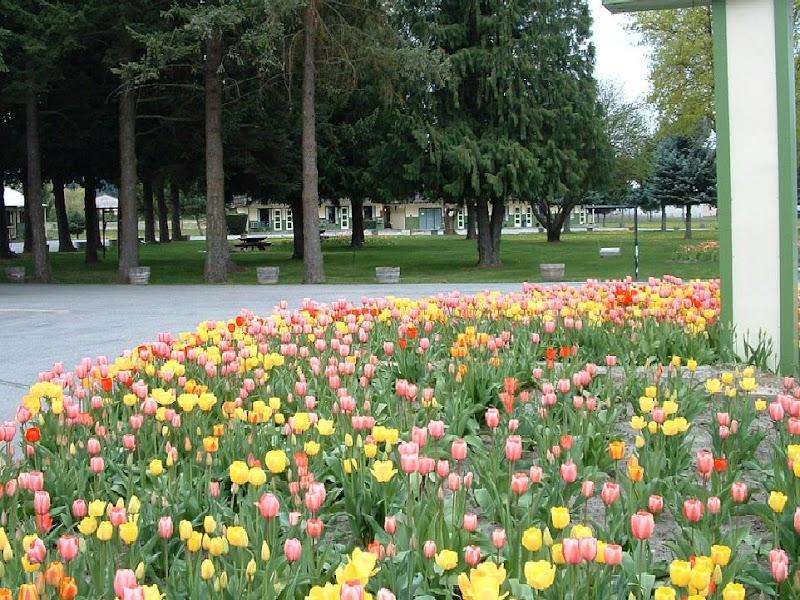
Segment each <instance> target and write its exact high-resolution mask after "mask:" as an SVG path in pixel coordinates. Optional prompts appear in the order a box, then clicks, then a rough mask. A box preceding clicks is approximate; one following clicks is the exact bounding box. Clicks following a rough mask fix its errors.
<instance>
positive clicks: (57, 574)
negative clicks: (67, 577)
mask: <svg viewBox="0 0 800 600" xmlns="http://www.w3.org/2000/svg"><path fill="white" fill-rule="evenodd" d="M63 579H64V565H63V563H60V562H58V561H54V562H51V563H50V564H49V565H48V566H47V569H45V571H44V580H45V581H46V582H47V585H52V586H58V585H61V581H62V580H63Z"/></svg>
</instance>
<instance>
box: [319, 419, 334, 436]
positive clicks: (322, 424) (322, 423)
mask: <svg viewBox="0 0 800 600" xmlns="http://www.w3.org/2000/svg"><path fill="white" fill-rule="evenodd" d="M316 428H317V433H319V434H320V435H325V436H328V435H333V432H334V431H335V429H334V427H333V421H332V420H331V419H319V420H318V421H317V424H316Z"/></svg>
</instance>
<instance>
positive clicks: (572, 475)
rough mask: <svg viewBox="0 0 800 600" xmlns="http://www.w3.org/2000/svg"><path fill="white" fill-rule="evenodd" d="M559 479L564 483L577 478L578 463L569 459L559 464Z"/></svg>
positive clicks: (571, 481)
mask: <svg viewBox="0 0 800 600" xmlns="http://www.w3.org/2000/svg"><path fill="white" fill-rule="evenodd" d="M560 470H561V479H563V480H564V481H565V482H566V483H573V482H574V481H576V480H577V479H578V465H576V464H575V463H574V462H572V461H571V460H568V461H567V462H565V463H563V464H562V465H561V469H560Z"/></svg>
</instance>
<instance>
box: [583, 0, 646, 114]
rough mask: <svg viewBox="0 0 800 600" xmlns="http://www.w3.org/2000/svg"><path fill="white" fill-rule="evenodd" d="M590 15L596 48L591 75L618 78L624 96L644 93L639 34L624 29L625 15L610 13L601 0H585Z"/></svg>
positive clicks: (638, 96) (643, 61) (643, 54)
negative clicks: (594, 62) (587, 1)
mask: <svg viewBox="0 0 800 600" xmlns="http://www.w3.org/2000/svg"><path fill="white" fill-rule="evenodd" d="M589 7H590V9H591V11H592V16H593V17H594V36H593V38H594V44H595V48H596V51H597V62H596V65H595V76H596V77H597V79H598V80H604V79H609V80H612V81H616V82H618V84H619V85H620V86H621V87H622V89H623V90H624V92H625V96H626V97H627V99H628V100H635V99H644V97H645V96H646V95H647V92H648V87H649V81H648V79H647V72H648V70H647V49H646V48H645V47H644V46H640V45H638V42H639V36H638V35H636V34H635V33H633V32H631V31H627V30H626V29H625V24H626V22H627V20H628V17H627V16H626V15H615V14H611V13H610V12H609V11H608V10H606V9H605V8H603V2H602V0H589Z"/></svg>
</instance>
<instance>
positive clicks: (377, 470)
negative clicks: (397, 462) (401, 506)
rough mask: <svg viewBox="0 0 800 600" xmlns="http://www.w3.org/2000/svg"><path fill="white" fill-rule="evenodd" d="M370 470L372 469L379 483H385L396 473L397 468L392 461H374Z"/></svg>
mask: <svg viewBox="0 0 800 600" xmlns="http://www.w3.org/2000/svg"><path fill="white" fill-rule="evenodd" d="M370 471H372V475H373V476H374V477H375V479H376V480H378V482H379V483H387V482H388V481H391V479H392V477H394V476H395V475H396V474H397V469H395V468H394V463H393V462H392V461H390V460H378V461H375V464H374V465H373V466H372V469H370Z"/></svg>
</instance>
